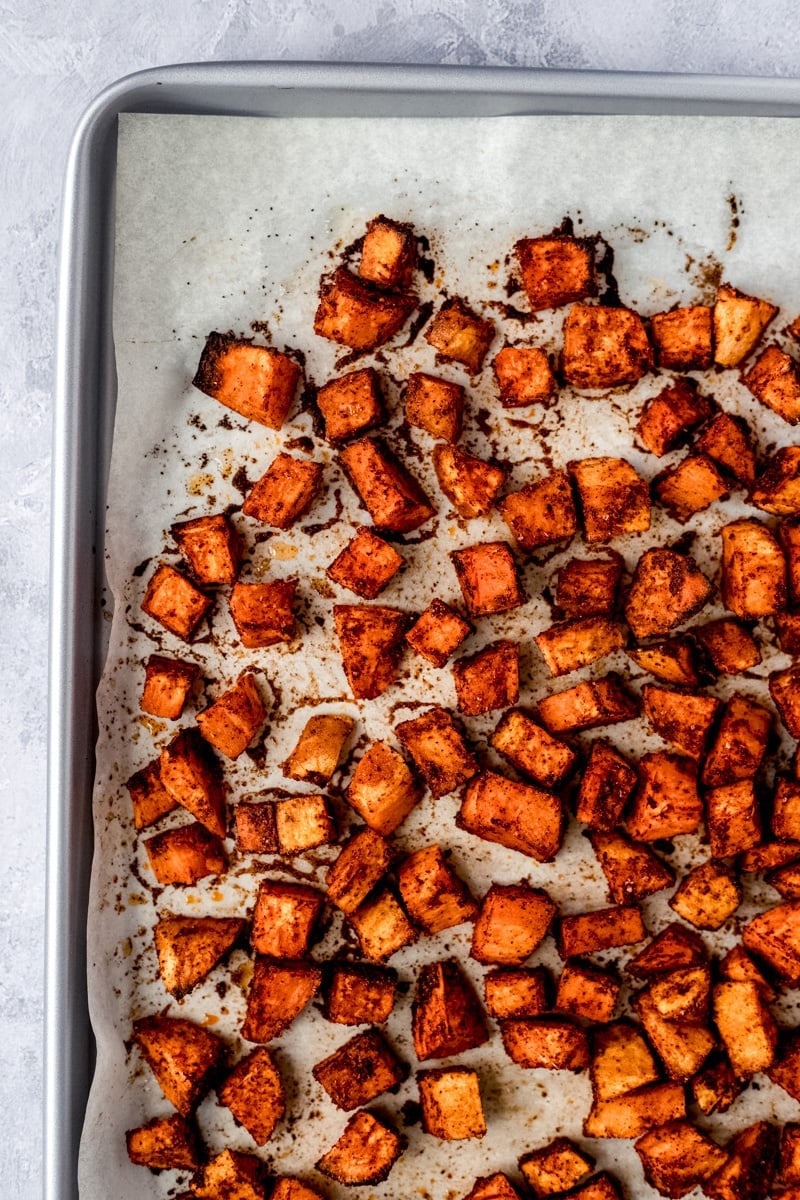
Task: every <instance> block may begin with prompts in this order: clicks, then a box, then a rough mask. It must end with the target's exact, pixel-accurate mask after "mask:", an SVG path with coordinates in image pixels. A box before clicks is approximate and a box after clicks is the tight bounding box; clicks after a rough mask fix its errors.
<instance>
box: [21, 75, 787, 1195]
mask: <svg viewBox="0 0 800 1200" xmlns="http://www.w3.org/2000/svg"><path fill="white" fill-rule="evenodd" d="M323 95H324V96H325V99H326V104H325V108H324V113H325V115H328V114H331V115H346V114H351V115H354V114H356V113H357V114H359V115H365V116H367V115H369V116H374V115H402V116H406V115H411V114H412V113H417V114H420V115H424V114H426V113H427V114H428V115H441V116H447V115H461V114H463V106H464V102H465V100H466V99H467V98H469V99H470V100H471V104H470V107H471V108H472V110H473V112H474V113H475V115H498V114H499V113H513V112H564V113H569V112H573V113H575V112H621V113H630V112H657V113H698V112H703V113H717V112H718V113H728V114H743V115H759V114H763V115H787V116H796V115H800V80H798V79H773V78H752V77H717V76H708V75H658V74H647V73H605V72H596V71H590V72H571V71H545V70H527V69H517V68H505V67H497V68H495V67H478V68H464V67H440V66H405V65H399V64H386V65H382V64H327V63H287V62H276V63H270V62H264V63H241V62H230V63H204V64H180V65H176V66H170V67H164V68H156V69H152V70H148V71H142V72H138V73H136V74H134V75H129V76H127V77H125V78H123V79H120V80H118V81H117V82H116V83H114V84H112V85H111V86H110V87H108V88H107V89H105V90H104V91H103V92H101V93H100V94H99V95H98V96H97V97H96V98H95V100H93V102H92V103H91V105H90V106H89V107H88V109H87V110H86V112H85V113H84V115H83V117H82V118H81V120H80V122H79V124H78V127H77V129H76V132H75V135H74V137H73V141H72V145H71V149H70V154H69V159H68V166H67V172H66V179H65V187H64V203H63V210H62V243H61V251H60V259H59V284H58V315H57V334H56V375H55V411H54V422H53V470H52V493H51V494H52V517H51V606H50V673H49V738H48V784H47V790H48V819H47V831H48V839H47V841H48V850H47V900H46V932H45V953H46V963H45V970H46V976H45V1066H44V1088H45V1106H44V1160H43V1161H44V1197H45V1200H65V1198H66V1197H68V1196H75V1195H77V1150H78V1144H79V1139H80V1133H81V1124H82V1120H83V1114H84V1110H85V1103H86V1097H87V1095H88V1088H89V1082H90V1072H91V1036H90V1030H89V1022H88V1009H87V998H86V953H85V945H86V918H87V897H88V886H89V874H90V865H91V852H92V827H91V795H92V783H93V774H94V758H93V754H94V741H95V737H96V717H95V689H96V685H97V682H98V678H99V673H100V671H101V669H102V654H103V643H104V637H103V635H102V620H101V614H100V610H99V597H100V591H101V586H102V552H101V551H102V537H103V518H104V510H105V503H104V491H105V478H106V472H107V468H108V461H109V455H110V438H111V429H112V425H113V409H114V369H113V348H112V345H111V325H110V297H111V283H112V270H111V267H112V262H113V258H112V250H113V222H112V218H113V163H114V155H113V141H114V139H113V133H114V129H115V123H116V118H117V116H118V114H119V113H120V112H123V111H130V112H133V111H148V112H190V113H220V114H232V113H240V114H242V115H257V116H263V115H271V114H272V115H319V114H320V112H321V111H323V110H322V108H321V104H320V101H321V98H322V96H323ZM354 97H357V98H358V99H357V103H356V102H354ZM334 99H336V100H337V102H336V103H332V101H333V100H334ZM476 101H477V102H478V103H476ZM399 105H402V111H400V110H399ZM87 613H91V614H92V619H91V620H87Z"/></svg>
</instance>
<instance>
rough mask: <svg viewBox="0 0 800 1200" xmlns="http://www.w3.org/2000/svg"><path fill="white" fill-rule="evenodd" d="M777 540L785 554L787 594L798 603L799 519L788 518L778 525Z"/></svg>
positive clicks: (799, 578)
mask: <svg viewBox="0 0 800 1200" xmlns="http://www.w3.org/2000/svg"><path fill="white" fill-rule="evenodd" d="M778 540H779V541H780V544H781V547H782V548H783V553H784V555H785V556H786V575H787V584H788V589H789V596H790V598H791V600H792V602H793V603H795V604H797V603H800V520H798V519H792V518H789V519H788V520H786V521H781V523H780V525H779V526H778Z"/></svg>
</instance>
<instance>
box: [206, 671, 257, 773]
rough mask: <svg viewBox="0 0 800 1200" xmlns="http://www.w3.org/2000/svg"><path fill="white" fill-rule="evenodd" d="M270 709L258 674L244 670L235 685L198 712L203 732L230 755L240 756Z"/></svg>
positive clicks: (217, 746)
mask: <svg viewBox="0 0 800 1200" xmlns="http://www.w3.org/2000/svg"><path fill="white" fill-rule="evenodd" d="M266 715H267V710H266V708H265V706H264V701H263V699H262V697H261V692H260V691H259V689H258V684H257V683H256V680H255V676H254V675H253V674H252V673H251V672H249V671H244V672H242V674H241V675H240V676H239V678H238V679H237V681H236V683H235V684H234V685H233V687H232V688H229V689H228V691H227V692H224V693H223V695H222V696H220V698H219V699H218V700H217V701H216V702H215V703H214V704H212V705H211V706H210V707H209V708H207V709H205V711H204V712H201V713H198V715H197V724H198V727H199V729H200V732H201V734H202V735H203V737H204V738H205V740H206V741H207V742H210V743H211V745H212V746H213V747H214V749H215V750H219V752H220V754H224V755H225V757H226V758H238V757H239V755H240V754H243V753H244V751H245V750H246V749H247V747H248V746H249V745H250V743H251V742H252V740H253V738H254V737H255V736H256V734H257V733H258V731H259V729H260V728H261V726H262V725H263V723H264V718H265V717H266Z"/></svg>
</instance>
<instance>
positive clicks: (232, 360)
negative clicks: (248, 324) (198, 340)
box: [192, 333, 302, 429]
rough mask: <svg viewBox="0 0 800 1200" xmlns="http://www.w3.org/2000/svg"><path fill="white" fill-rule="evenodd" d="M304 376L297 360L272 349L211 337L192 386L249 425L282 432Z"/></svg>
mask: <svg viewBox="0 0 800 1200" xmlns="http://www.w3.org/2000/svg"><path fill="white" fill-rule="evenodd" d="M301 375H302V371H301V369H300V366H299V364H298V363H297V362H296V361H295V359H293V358H291V357H290V356H289V355H288V354H281V352H280V351H278V350H274V349H273V348H272V347H271V346H255V345H254V344H253V342H252V341H250V340H249V339H247V338H237V337H234V336H233V335H232V334H230V333H210V334H209V335H208V337H207V338H206V344H205V346H204V347H203V353H202V355H201V356H200V362H199V364H198V367H197V373H196V374H195V377H194V379H193V380H192V383H193V384H194V386H195V387H196V388H199V390H200V391H201V392H205V394H206V395H207V396H212V397H213V398H214V400H218V401H219V402H220V404H224V405H225V407H226V408H231V409H233V411H234V412H237V413H239V414H240V415H241V416H243V417H246V418H247V420H248V421H258V422H259V424H261V425H266V426H267V428H268V429H280V428H281V426H282V425H283V423H284V421H285V420H286V418H287V416H288V415H289V409H290V408H291V407H292V401H293V400H294V397H295V393H296V391H297V385H298V383H299V381H300V377H301Z"/></svg>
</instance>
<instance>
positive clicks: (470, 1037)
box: [411, 958, 489, 1062]
mask: <svg viewBox="0 0 800 1200" xmlns="http://www.w3.org/2000/svg"><path fill="white" fill-rule="evenodd" d="M411 1026H412V1033H413V1036H414V1052H415V1054H416V1056H417V1058H418V1059H419V1060H420V1062H425V1061H426V1060H427V1059H429V1058H450V1057H452V1056H453V1055H456V1054H463V1052H464V1051H465V1050H472V1049H474V1048H475V1047H476V1046H482V1045H483V1044H484V1043H485V1042H488V1040H489V1031H488V1029H487V1027H486V1019H485V1017H484V1015H483V1009H482V1008H481V1004H480V1001H479V999H478V997H477V996H476V994H475V991H474V989H473V987H472V984H471V983H470V981H469V980H468V979H467V977H466V975H465V974H464V972H463V971H462V970H461V968H460V967H459V965H458V963H457V962H456V960H455V959H452V958H451V959H447V960H445V961H443V962H435V963H425V964H423V966H421V967H420V969H419V974H418V976H417V987H416V991H415V993H414V1003H413V1006H412V1010H411Z"/></svg>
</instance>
